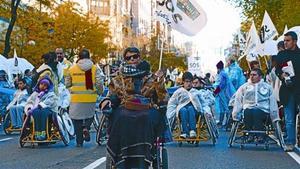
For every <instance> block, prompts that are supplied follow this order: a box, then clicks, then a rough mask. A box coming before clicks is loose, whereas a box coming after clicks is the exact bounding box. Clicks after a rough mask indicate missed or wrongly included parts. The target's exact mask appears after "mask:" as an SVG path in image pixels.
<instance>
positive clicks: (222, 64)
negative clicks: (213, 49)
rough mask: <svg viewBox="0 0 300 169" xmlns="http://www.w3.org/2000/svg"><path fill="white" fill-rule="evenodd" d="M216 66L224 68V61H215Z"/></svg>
mask: <svg viewBox="0 0 300 169" xmlns="http://www.w3.org/2000/svg"><path fill="white" fill-rule="evenodd" d="M216 66H217V68H218V69H223V68H224V63H223V62H222V61H220V62H218V63H217V65H216Z"/></svg>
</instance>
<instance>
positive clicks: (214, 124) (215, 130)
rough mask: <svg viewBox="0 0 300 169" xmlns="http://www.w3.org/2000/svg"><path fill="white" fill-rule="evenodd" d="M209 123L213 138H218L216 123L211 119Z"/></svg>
mask: <svg viewBox="0 0 300 169" xmlns="http://www.w3.org/2000/svg"><path fill="white" fill-rule="evenodd" d="M210 123H211V127H212V129H213V131H214V134H215V137H216V138H219V130H218V126H217V123H216V121H215V119H214V118H213V117H212V118H211V120H210Z"/></svg>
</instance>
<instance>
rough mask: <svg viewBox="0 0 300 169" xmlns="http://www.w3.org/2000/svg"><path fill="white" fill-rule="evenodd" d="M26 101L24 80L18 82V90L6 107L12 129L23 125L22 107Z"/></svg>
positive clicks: (26, 92)
mask: <svg viewBox="0 0 300 169" xmlns="http://www.w3.org/2000/svg"><path fill="white" fill-rule="evenodd" d="M27 99H28V91H27V87H26V81H25V79H20V80H18V90H17V91H16V92H15V94H14V99H13V100H12V101H11V102H10V103H9V105H8V106H7V107H6V110H7V111H9V113H10V118H11V123H12V128H13V129H19V128H21V127H22V124H23V112H24V106H25V103H26V101H27Z"/></svg>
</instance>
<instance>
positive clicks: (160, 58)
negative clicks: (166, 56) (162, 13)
mask: <svg viewBox="0 0 300 169" xmlns="http://www.w3.org/2000/svg"><path fill="white" fill-rule="evenodd" d="M163 25H164V32H163V34H162V42H161V47H160V56H159V66H158V70H161V64H162V55H163V50H164V41H165V36H166V35H165V34H166V33H165V32H166V30H165V28H166V25H165V24H163Z"/></svg>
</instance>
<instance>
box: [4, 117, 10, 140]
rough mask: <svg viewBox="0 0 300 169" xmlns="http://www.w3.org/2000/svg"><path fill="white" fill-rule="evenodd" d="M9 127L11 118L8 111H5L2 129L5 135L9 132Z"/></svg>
mask: <svg viewBox="0 0 300 169" xmlns="http://www.w3.org/2000/svg"><path fill="white" fill-rule="evenodd" d="M10 127H11V118H10V114H9V112H7V113H6V115H5V117H4V120H3V130H4V133H5V134H6V135H10V134H11V131H10V130H9V128H10Z"/></svg>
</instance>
